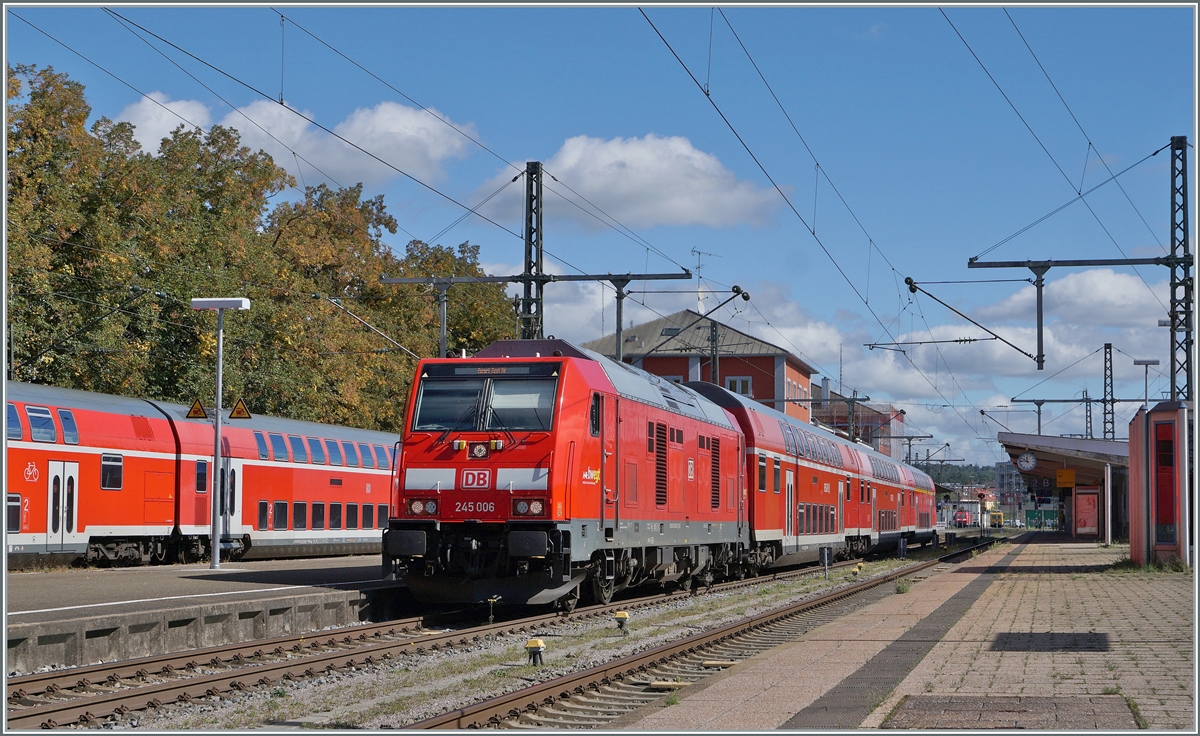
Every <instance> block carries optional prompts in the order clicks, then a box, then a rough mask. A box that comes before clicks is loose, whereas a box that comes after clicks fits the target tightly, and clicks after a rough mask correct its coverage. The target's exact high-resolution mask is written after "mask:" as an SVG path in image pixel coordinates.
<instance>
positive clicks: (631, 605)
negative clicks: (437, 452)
mask: <svg viewBox="0 0 1200 736" xmlns="http://www.w3.org/2000/svg"><path fill="white" fill-rule="evenodd" d="M853 564H854V563H849V562H843V563H838V564H836V565H832V566H831V567H830V571H831V572H832V571H835V570H841V569H844V568H846V567H849V566H851V565H853ZM822 574H824V570H823V568H811V567H810V568H801V569H798V570H791V571H784V572H779V573H773V574H771V575H762V576H758V577H755V578H748V579H746V580H739V581H729V582H725V583H718V584H716V585H713V586H712V587H711V588H706V589H701V590H697V591H692V594H702V593H705V592H708V591H710V590H711V591H713V592H716V591H725V590H731V589H736V588H740V587H747V586H753V585H760V584H764V583H771V582H775V581H781V580H789V579H794V578H797V577H805V576H814V575H822ZM686 594H687V592H685V591H680V592H674V593H669V594H667V595H664V594H662V593H657V594H655V595H651V596H647V597H643V598H638V599H633V600H625V601H620V602H615V603H611V604H609V605H602V606H588V607H583V608H578V609H576V610H575V611H573V612H571V613H569V614H565V615H564V614H562V613H547V614H542V615H537V616H530V617H526V618H521V619H515V620H511V621H497V622H495V623H491V624H485V625H481V626H474V627H469V628H464V629H458V630H452V631H435V630H429V629H427V628H425V626H424V624H425V621H424V620H423V619H421V618H409V619H401V620H396V621H390V622H386V623H383V624H369V625H363V626H355V627H352V628H350V629H348V630H347V629H341V630H337V631H327V632H317V633H309V634H303V635H296V636H288V637H280V638H275V639H268V640H259V641H252V642H243V643H239V644H230V645H226V646H221V647H213V648H208V649H201V650H192V651H187V652H182V653H177V654H170V655H163V656H154V657H145V658H140V659H135V660H128V661H124V662H115V663H104V664H96V665H89V666H86V667H75V668H71V669H68V670H54V671H50V672H44V673H38V674H33V675H25V676H20V677H14V678H9V679H8V680H7V682H6V698H7V713H6V725H7V726H8V728H13V729H20V728H38V727H41V728H56V727H59V726H67V725H72V724H91V723H95V722H97V721H99V720H101V719H104V718H107V717H109V716H113V715H118V716H119V715H123V714H125V713H128V712H130V711H136V710H143V709H147V708H157V707H160V706H162V705H163V704H166V703H173V702H179V703H186V702H190V701H193V700H197V699H201V698H209V697H214V696H220V695H222V694H226V693H230V692H237V691H244V690H247V689H251V688H255V687H267V686H275V685H277V684H278V683H280V682H285V681H289V680H295V679H299V678H303V677H315V676H319V675H321V674H324V673H327V672H330V671H334V670H344V669H355V668H359V667H364V666H372V665H375V664H380V663H383V662H386V661H387V660H389V659H392V658H393V657H397V656H400V655H405V654H418V655H419V654H424V653H428V652H437V651H442V650H446V649H451V650H452V649H454V648H456V647H465V646H470V645H473V644H475V643H477V642H480V641H482V640H486V639H491V638H495V637H498V636H504V635H526V634H533V633H536V632H537V631H539V630H542V629H545V628H546V627H548V626H551V625H553V624H557V623H561V622H563V621H579V620H587V619H591V618H598V617H600V618H604V619H605V620H607V619H611V617H612V614H613V613H615V612H616V611H618V610H626V611H634V610H637V609H639V608H644V607H648V606H653V605H656V604H658V603H660V602H661V601H663V600H664V599H666V598H669V597H672V596H680V595H686Z"/></svg>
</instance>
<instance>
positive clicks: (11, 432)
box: [5, 403, 24, 440]
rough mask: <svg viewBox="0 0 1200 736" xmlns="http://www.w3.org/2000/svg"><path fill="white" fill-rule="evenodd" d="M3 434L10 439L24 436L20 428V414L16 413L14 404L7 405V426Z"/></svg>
mask: <svg viewBox="0 0 1200 736" xmlns="http://www.w3.org/2000/svg"><path fill="white" fill-rule="evenodd" d="M5 436H6V437H8V438H9V439H10V440H19V439H21V438H22V437H23V436H24V432H23V431H22V430H21V415H20V414H18V413H17V406H16V404H11V403H10V404H9V405H8V427H7V428H6V434H5Z"/></svg>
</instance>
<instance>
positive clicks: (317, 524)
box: [312, 503, 325, 529]
mask: <svg viewBox="0 0 1200 736" xmlns="http://www.w3.org/2000/svg"><path fill="white" fill-rule="evenodd" d="M312 522H313V523H312V528H313V529H324V528H325V504H323V503H314V504H313V518H312Z"/></svg>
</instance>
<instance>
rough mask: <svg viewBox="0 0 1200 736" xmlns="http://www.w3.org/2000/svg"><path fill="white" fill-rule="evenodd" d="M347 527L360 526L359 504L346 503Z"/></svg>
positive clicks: (354, 527)
mask: <svg viewBox="0 0 1200 736" xmlns="http://www.w3.org/2000/svg"><path fill="white" fill-rule="evenodd" d="M346 528H347V529H357V528H358V504H356V503H348V504H346Z"/></svg>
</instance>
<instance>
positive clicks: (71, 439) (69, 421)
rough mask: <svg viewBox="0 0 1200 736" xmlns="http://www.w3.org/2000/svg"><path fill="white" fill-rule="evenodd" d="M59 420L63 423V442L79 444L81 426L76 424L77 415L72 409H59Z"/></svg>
mask: <svg viewBox="0 0 1200 736" xmlns="http://www.w3.org/2000/svg"><path fill="white" fill-rule="evenodd" d="M58 421H59V422H60V423H62V429H63V442H65V443H67V444H68V445H78V444H79V428H78V427H76V426H75V415H74V414H72V413H71V410H70V409H59V410H58Z"/></svg>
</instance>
